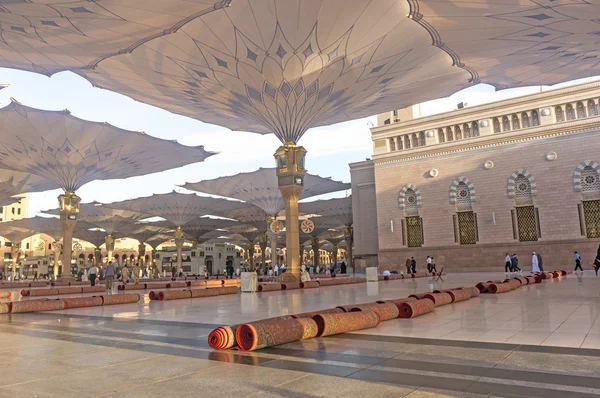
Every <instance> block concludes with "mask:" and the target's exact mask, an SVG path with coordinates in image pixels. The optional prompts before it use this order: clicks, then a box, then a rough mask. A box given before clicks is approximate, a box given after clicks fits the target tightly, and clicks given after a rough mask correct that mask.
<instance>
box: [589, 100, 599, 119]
mask: <svg viewBox="0 0 600 398" xmlns="http://www.w3.org/2000/svg"><path fill="white" fill-rule="evenodd" d="M587 106H588V115H589V116H590V117H591V116H598V107H597V106H596V103H595V102H594V100H589V101H588V104H587Z"/></svg>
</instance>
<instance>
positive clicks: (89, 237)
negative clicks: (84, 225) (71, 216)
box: [73, 223, 106, 247]
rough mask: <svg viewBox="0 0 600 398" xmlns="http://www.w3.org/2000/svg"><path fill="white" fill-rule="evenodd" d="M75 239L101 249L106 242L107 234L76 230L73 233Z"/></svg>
mask: <svg viewBox="0 0 600 398" xmlns="http://www.w3.org/2000/svg"><path fill="white" fill-rule="evenodd" d="M77 224H79V223H77ZM73 238H77V239H80V240H84V241H86V242H89V243H91V244H92V245H94V247H100V246H102V245H103V244H104V243H105V242H106V233H104V232H102V231H98V230H96V231H93V230H79V231H78V230H75V231H73Z"/></svg>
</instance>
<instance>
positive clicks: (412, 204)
mask: <svg viewBox="0 0 600 398" xmlns="http://www.w3.org/2000/svg"><path fill="white" fill-rule="evenodd" d="M404 215H405V216H407V217H408V216H418V215H419V207H418V200H417V193H416V192H415V191H414V190H413V189H412V188H409V189H407V190H406V193H405V194H404Z"/></svg>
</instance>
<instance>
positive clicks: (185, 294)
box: [157, 290, 192, 301]
mask: <svg viewBox="0 0 600 398" xmlns="http://www.w3.org/2000/svg"><path fill="white" fill-rule="evenodd" d="M157 297H158V299H159V300H160V301H163V300H181V299H188V298H192V293H191V292H190V291H189V290H177V291H171V292H165V291H162V290H161V291H160V292H158V295H157Z"/></svg>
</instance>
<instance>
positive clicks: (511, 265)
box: [504, 253, 541, 275]
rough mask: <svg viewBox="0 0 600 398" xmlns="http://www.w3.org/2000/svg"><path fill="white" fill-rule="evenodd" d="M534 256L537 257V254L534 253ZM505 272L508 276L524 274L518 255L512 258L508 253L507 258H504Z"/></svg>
mask: <svg viewBox="0 0 600 398" xmlns="http://www.w3.org/2000/svg"><path fill="white" fill-rule="evenodd" d="M533 255H534V257H535V253H533ZM540 258H541V256H540ZM504 272H505V273H506V275H510V274H519V275H521V274H522V271H521V268H519V257H517V254H516V253H515V254H513V255H512V256H511V255H510V254H508V253H506V257H505V258H504Z"/></svg>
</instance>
